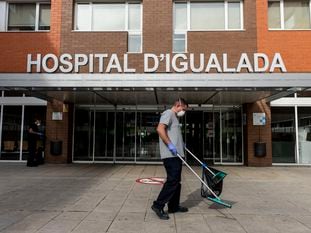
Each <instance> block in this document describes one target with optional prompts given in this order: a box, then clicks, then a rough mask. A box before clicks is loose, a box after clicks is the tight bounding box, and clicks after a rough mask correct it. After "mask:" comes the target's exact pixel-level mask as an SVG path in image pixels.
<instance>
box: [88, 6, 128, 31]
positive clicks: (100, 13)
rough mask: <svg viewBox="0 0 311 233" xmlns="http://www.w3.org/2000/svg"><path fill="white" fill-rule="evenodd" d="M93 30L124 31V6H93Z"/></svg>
mask: <svg viewBox="0 0 311 233" xmlns="http://www.w3.org/2000/svg"><path fill="white" fill-rule="evenodd" d="M92 17H93V19H92V24H93V30H95V31H101V30H104V31H109V30H111V31H123V30H125V4H93V15H92Z"/></svg>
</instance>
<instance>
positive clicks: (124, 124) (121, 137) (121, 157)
mask: <svg viewBox="0 0 311 233" xmlns="http://www.w3.org/2000/svg"><path fill="white" fill-rule="evenodd" d="M135 132H136V112H117V113H116V132H115V138H116V157H115V161H129V162H131V161H135V154H136V153H135V151H136V146H135V140H136V138H135V134H136V133H135Z"/></svg>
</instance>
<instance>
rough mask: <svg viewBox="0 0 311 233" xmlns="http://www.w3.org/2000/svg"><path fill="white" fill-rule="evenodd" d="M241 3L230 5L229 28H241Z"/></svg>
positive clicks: (230, 3)
mask: <svg viewBox="0 0 311 233" xmlns="http://www.w3.org/2000/svg"><path fill="white" fill-rule="evenodd" d="M240 6H241V4H240V2H229V3H228V28H229V29H240V28H241V9H240Z"/></svg>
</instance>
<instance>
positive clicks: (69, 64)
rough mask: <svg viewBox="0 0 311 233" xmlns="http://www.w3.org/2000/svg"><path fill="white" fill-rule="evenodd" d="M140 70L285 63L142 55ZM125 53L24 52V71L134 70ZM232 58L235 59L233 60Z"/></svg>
mask: <svg viewBox="0 0 311 233" xmlns="http://www.w3.org/2000/svg"><path fill="white" fill-rule="evenodd" d="M143 55H144V56H143V63H144V64H143V65H144V73H156V72H157V71H158V69H159V67H160V66H161V67H162V66H164V67H165V72H166V73H171V72H176V73H187V72H189V71H190V72H193V73H209V72H212V71H216V72H218V73H240V72H242V71H243V72H245V71H246V72H249V73H263V72H270V73H273V72H275V71H281V72H287V69H286V66H285V63H284V61H283V59H282V56H281V54H280V53H275V54H274V55H273V58H272V60H270V59H269V57H268V55H267V54H264V53H254V54H252V55H249V54H247V53H242V54H241V56H240V58H239V59H238V60H239V61H238V62H237V63H236V64H235V65H232V66H229V64H232V62H230V57H229V56H228V54H227V53H223V54H222V55H217V54H216V53H211V54H208V55H206V54H203V53H200V54H193V53H189V54H169V53H167V54H159V55H156V54H152V53H145V54H143ZM128 60H129V58H128V54H123V56H122V57H121V58H120V57H119V56H118V55H117V54H115V53H113V54H108V53H94V54H68V53H65V54H61V55H60V56H56V55H55V54H51V53H49V54H46V55H42V54H36V55H32V54H28V55H27V72H28V73H32V72H36V73H40V72H46V73H54V72H61V73H79V72H80V69H81V68H83V67H84V68H85V67H86V68H87V70H88V72H89V73H94V72H98V73H112V72H117V73H136V68H134V67H129V63H128ZM235 60H236V59H235Z"/></svg>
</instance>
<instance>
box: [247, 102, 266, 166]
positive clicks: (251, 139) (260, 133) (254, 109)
mask: <svg viewBox="0 0 311 233" xmlns="http://www.w3.org/2000/svg"><path fill="white" fill-rule="evenodd" d="M243 109H244V114H245V115H246V127H245V128H244V135H245V137H244V139H245V142H244V145H245V165H247V166H258V167H260V166H271V165H272V137H271V109H270V105H269V104H268V103H266V102H265V101H264V100H260V101H257V102H255V103H250V104H245V105H244V107H243ZM253 113H265V114H266V124H265V125H262V126H258V125H253ZM255 142H264V143H266V155H265V156H263V157H257V156H255V149H254V143H255Z"/></svg>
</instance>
